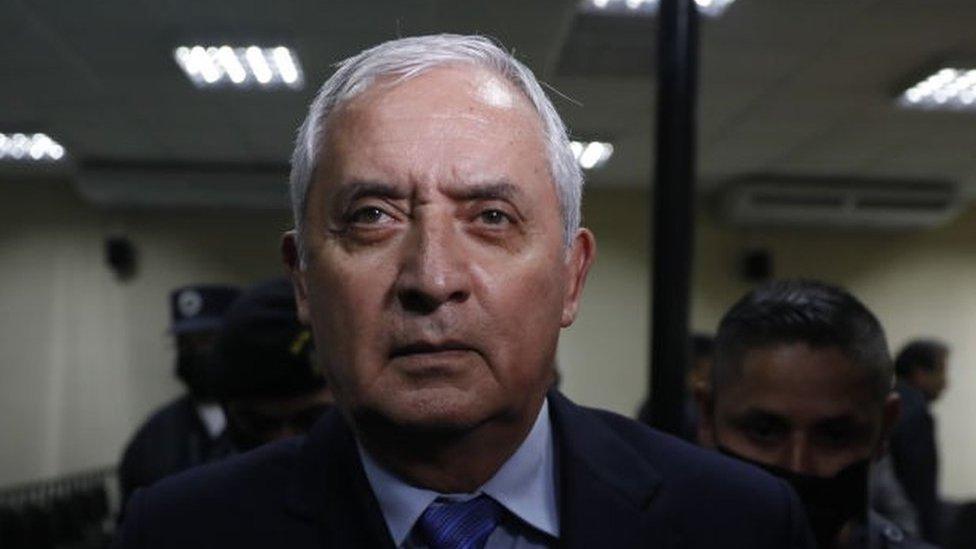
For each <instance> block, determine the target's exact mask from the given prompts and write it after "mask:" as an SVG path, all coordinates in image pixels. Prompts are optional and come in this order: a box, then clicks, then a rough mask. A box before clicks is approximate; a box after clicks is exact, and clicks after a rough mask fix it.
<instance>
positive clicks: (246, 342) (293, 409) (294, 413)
mask: <svg viewBox="0 0 976 549" xmlns="http://www.w3.org/2000/svg"><path fill="white" fill-rule="evenodd" d="M224 320H225V321H224V327H223V329H222V330H221V332H220V336H219V338H218V340H217V346H216V361H215V368H214V372H215V376H214V377H215V382H214V388H215V389H214V390H215V391H216V396H217V398H218V399H219V401H220V403H221V405H222V407H223V409H224V411H225V413H226V416H227V434H228V436H229V438H230V441H231V442H232V443H233V446H234V449H235V450H236V451H246V450H250V449H252V448H255V447H257V446H260V445H262V444H266V443H268V442H272V441H275V440H279V439H282V438H287V437H290V436H295V435H300V434H304V433H306V432H307V431H308V430H309V429H311V427H312V425H313V424H314V423H315V422H316V421H317V420H318V418H319V417H320V416H321V415H322V414H323V413H324V412H325V411H327V410H328V409H329V408H330V407H331V405H332V392H331V391H330V390H329V387H328V385H327V383H326V379H325V375H324V373H323V372H322V370H321V368H320V367H318V363H317V362H315V361H314V360H313V357H312V335H311V332H309V330H308V328H307V327H305V326H303V325H302V324H301V323H300V322H299V320H298V313H297V310H296V306H295V293H294V291H293V290H292V286H291V282H289V281H288V280H287V279H285V278H276V279H273V280H269V281H267V282H263V283H260V284H257V285H255V286H253V287H252V288H249V289H247V290H246V291H245V292H244V293H243V294H242V295H241V296H240V297H239V298H238V299H237V301H235V302H234V304H233V305H232V306H231V307H230V309H229V310H228V311H227V314H226V316H225V319H224Z"/></svg>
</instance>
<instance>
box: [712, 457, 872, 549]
mask: <svg viewBox="0 0 976 549" xmlns="http://www.w3.org/2000/svg"><path fill="white" fill-rule="evenodd" d="M719 451H720V452H722V453H723V454H726V455H728V456H731V457H734V458H736V459H738V460H741V461H745V462H746V463H750V464H752V465H755V466H756V467H759V468H761V469H763V470H765V471H766V472H768V473H770V474H772V475H773V476H776V477H779V478H781V479H783V480H785V481H786V482H788V483H789V484H790V486H792V487H793V490H795V491H796V493H797V495H799V496H800V501H802V502H803V507H804V508H805V509H806V513H807V519H808V520H809V521H810V528H811V529H812V530H813V535H814V536H815V537H816V538H817V546H818V547H821V548H822V549H826V548H829V547H834V546H835V545H836V543H837V535H838V534H839V533H840V531H841V529H842V528H843V527H844V525H845V524H847V523H848V522H850V521H855V522H859V523H861V524H863V523H864V522H866V520H867V509H868V469H869V467H870V465H871V461H870V460H868V459H865V460H863V461H856V462H854V463H852V464H851V465H849V466H847V467H845V468H844V469H841V470H840V471H839V472H838V473H837V474H836V475H834V476H832V477H818V476H814V475H804V474H800V473H794V472H793V471H790V470H789V469H783V468H781V467H776V466H774V465H766V464H765V463H759V462H757V461H753V460H751V459H749V458H745V457H742V456H740V455H738V454H736V453H735V452H732V451H731V450H729V449H728V448H725V447H722V446H719Z"/></svg>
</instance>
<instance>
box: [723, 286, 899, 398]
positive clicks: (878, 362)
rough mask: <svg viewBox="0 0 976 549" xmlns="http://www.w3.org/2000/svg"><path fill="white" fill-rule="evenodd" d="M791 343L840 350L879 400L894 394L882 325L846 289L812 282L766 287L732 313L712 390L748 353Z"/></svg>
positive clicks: (739, 366)
mask: <svg viewBox="0 0 976 549" xmlns="http://www.w3.org/2000/svg"><path fill="white" fill-rule="evenodd" d="M791 343H806V344H807V345H809V346H810V347H814V348H825V347H836V348H838V349H839V350H840V351H841V352H842V353H843V354H844V355H845V356H846V357H848V358H849V359H850V360H852V361H853V362H854V363H855V364H857V365H859V366H861V367H863V368H865V370H866V371H867V373H868V374H869V376H870V378H871V379H872V383H873V385H874V388H875V392H876V396H877V397H878V399H879V400H883V399H884V397H885V396H886V395H887V394H888V393H889V392H890V391H891V388H892V378H893V372H892V364H891V356H890V354H889V352H888V343H887V341H886V339H885V334H884V329H883V328H882V327H881V323H880V322H879V321H878V319H877V318H876V317H875V316H874V314H873V313H871V311H870V310H868V308H867V307H865V306H864V304H863V303H861V302H860V301H859V300H858V299H857V298H855V297H854V296H853V295H851V294H850V293H848V292H847V291H845V290H844V289H842V288H840V287H838V286H833V285H830V284H825V283H823V282H817V281H813V280H774V281H771V282H767V283H765V284H763V285H761V286H759V287H758V288H756V289H755V290H753V291H751V292H749V293H748V294H746V295H745V296H744V297H743V298H742V299H740V300H739V301H738V302H737V303H736V304H735V305H733V306H732V308H731V309H729V311H728V312H727V313H726V314H725V316H724V317H723V318H722V321H721V323H720V325H719V329H718V334H717V336H716V351H715V365H714V367H713V368H712V385H713V387H714V388H715V389H716V390H717V389H718V388H720V387H722V385H723V384H727V383H729V382H730V381H732V380H733V379H735V378H737V377H738V376H739V375H740V374H741V371H742V361H743V358H744V357H745V355H746V353H747V352H748V351H750V350H754V349H759V348H763V347H771V346H774V345H782V344H791Z"/></svg>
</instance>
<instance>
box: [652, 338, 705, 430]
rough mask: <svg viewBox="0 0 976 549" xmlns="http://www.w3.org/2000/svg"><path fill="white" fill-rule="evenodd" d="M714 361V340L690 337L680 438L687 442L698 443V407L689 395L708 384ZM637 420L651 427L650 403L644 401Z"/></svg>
mask: <svg viewBox="0 0 976 549" xmlns="http://www.w3.org/2000/svg"><path fill="white" fill-rule="evenodd" d="M714 360H715V339H714V338H713V337H712V336H710V335H707V334H702V333H697V334H693V335H692V336H691V367H690V368H689V369H688V372H687V373H686V374H685V390H686V391H687V396H688V398H687V399H686V400H685V412H684V423H683V425H682V429H681V432H680V433H679V434H680V435H681V437H682V438H683V439H685V440H687V441H688V442H693V443H696V444H697V443H698V422H699V414H698V406H697V404H695V401H694V399H692V398H691V395H693V394H695V392H696V391H698V390H699V388H701V387H702V386H706V385H708V383H709V377H710V376H711V372H712V362H713V361H714ZM637 418H638V419H639V420H640V421H641V422H643V423H646V424H647V425H651V407H650V401H649V400H644V403H643V404H641V407H640V410H639V411H638V412H637Z"/></svg>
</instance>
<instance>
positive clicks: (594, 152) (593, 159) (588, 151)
mask: <svg viewBox="0 0 976 549" xmlns="http://www.w3.org/2000/svg"><path fill="white" fill-rule="evenodd" d="M569 148H570V149H572V151H573V156H575V157H576V161H577V162H579V165H580V167H581V168H583V169H584V170H592V169H595V168H599V167H602V166H603V165H604V164H606V163H607V161H608V160H610V157H611V156H613V145H611V144H610V143H604V142H602V141H571V142H570V143H569Z"/></svg>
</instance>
